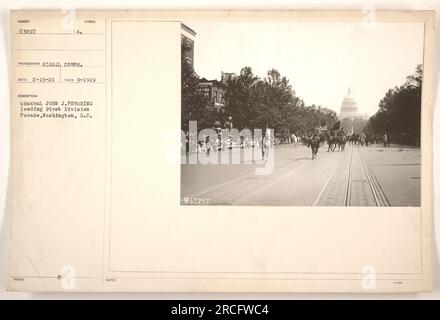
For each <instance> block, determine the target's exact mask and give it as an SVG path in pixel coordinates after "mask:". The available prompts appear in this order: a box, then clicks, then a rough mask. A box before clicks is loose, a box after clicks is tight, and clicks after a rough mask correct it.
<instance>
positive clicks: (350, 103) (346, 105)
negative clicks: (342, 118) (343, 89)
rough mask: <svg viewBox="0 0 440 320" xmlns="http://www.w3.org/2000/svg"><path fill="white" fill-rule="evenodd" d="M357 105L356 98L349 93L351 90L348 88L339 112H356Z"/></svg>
mask: <svg viewBox="0 0 440 320" xmlns="http://www.w3.org/2000/svg"><path fill="white" fill-rule="evenodd" d="M358 111H359V110H358V106H357V102H356V100H355V99H354V98H353V97H352V95H351V90H350V88H348V92H347V95H346V96H345V97H344V100H342V104H341V113H342V114H344V113H351V114H354V113H358Z"/></svg>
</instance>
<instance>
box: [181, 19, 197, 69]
mask: <svg viewBox="0 0 440 320" xmlns="http://www.w3.org/2000/svg"><path fill="white" fill-rule="evenodd" d="M180 31H181V37H180V40H181V50H182V55H183V58H184V59H185V61H186V62H187V63H189V64H190V65H191V67H192V68H193V69H194V38H195V36H196V32H195V31H194V30H193V29H191V28H190V27H188V26H187V25H185V24H183V23H182V24H181V28H180Z"/></svg>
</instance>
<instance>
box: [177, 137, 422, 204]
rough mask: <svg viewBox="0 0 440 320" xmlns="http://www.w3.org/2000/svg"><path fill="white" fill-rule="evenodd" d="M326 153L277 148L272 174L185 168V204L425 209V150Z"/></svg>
mask: <svg viewBox="0 0 440 320" xmlns="http://www.w3.org/2000/svg"><path fill="white" fill-rule="evenodd" d="M326 150H327V146H326V145H324V146H323V147H321V148H320V149H319V153H318V158H317V159H315V160H311V151H310V149H309V148H307V147H305V146H303V145H297V146H293V145H283V146H280V147H277V148H275V166H274V170H273V172H272V173H271V174H269V175H256V174H255V169H256V167H257V165H256V164H228V165H224V164H223V165H222V164H217V165H213V164H209V165H201V164H197V165H194V164H184V165H182V166H181V191H182V198H181V203H182V204H187V205H201V204H203V205H256V206H261V205H267V206H278V205H281V206H420V149H418V148H411V147H399V146H391V147H389V148H384V147H382V146H379V145H376V146H370V147H365V146H364V147H362V146H359V147H352V146H349V145H348V144H347V146H346V150H345V151H344V152H337V151H335V152H326ZM236 152H237V151H236Z"/></svg>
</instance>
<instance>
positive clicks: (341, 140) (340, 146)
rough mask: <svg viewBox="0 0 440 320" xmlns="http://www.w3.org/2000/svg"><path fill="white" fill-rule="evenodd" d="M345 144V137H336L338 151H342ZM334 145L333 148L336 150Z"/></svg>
mask: <svg viewBox="0 0 440 320" xmlns="http://www.w3.org/2000/svg"><path fill="white" fill-rule="evenodd" d="M346 143H347V137H346V136H345V135H338V136H337V137H336V144H337V145H338V151H344V150H345V144H346ZM336 144H335V148H336Z"/></svg>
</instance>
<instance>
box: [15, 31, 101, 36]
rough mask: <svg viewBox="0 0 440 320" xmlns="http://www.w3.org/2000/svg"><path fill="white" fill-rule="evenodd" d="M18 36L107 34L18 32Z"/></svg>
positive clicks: (86, 34) (95, 34) (88, 33)
mask: <svg viewBox="0 0 440 320" xmlns="http://www.w3.org/2000/svg"><path fill="white" fill-rule="evenodd" d="M16 34H17V35H23V36H36V35H61V36H88V35H91V36H105V33H93V32H87V33H71V32H66V33H62V32H38V33H20V32H17V33H16Z"/></svg>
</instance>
